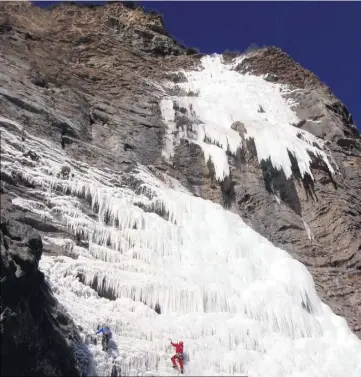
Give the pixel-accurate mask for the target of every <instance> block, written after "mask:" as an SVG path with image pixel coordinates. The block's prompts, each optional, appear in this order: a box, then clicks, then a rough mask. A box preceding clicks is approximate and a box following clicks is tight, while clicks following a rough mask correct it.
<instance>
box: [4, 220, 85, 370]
mask: <svg viewBox="0 0 361 377" xmlns="http://www.w3.org/2000/svg"><path fill="white" fill-rule="evenodd" d="M0 248H1V297H0V311H1V318H0V332H1V375H2V376H39V375H44V376H45V375H48V376H52V375H61V376H81V375H84V374H85V373H86V372H87V368H88V366H89V362H90V360H89V355H88V354H87V352H86V350H85V348H83V347H82V342H81V339H80V337H79V334H78V331H77V328H76V326H75V325H74V324H73V322H72V320H71V319H70V318H69V316H68V315H67V313H66V312H65V311H64V309H63V308H62V307H61V306H60V305H59V303H58V302H57V300H56V299H55V298H54V296H53V294H52V292H51V289H50V287H49V285H48V283H47V281H46V280H45V277H44V274H43V273H42V272H40V271H39V270H38V263H39V260H40V257H41V254H42V248H43V244H42V240H41V237H40V236H39V234H38V233H37V232H35V231H34V230H33V229H32V228H31V227H30V226H29V225H26V224H23V223H20V222H17V221H15V220H12V219H11V218H10V217H9V216H7V215H4V216H3V214H2V216H1V224H0ZM74 348H77V354H78V356H80V357H79V359H78V358H77V357H76V355H75V351H74Z"/></svg>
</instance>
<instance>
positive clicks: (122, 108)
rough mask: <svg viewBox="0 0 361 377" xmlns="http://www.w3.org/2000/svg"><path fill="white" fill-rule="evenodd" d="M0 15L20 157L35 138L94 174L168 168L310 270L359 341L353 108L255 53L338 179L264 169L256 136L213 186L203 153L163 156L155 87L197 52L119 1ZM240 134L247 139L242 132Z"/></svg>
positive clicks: (278, 61)
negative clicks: (20, 132) (323, 148)
mask: <svg viewBox="0 0 361 377" xmlns="http://www.w3.org/2000/svg"><path fill="white" fill-rule="evenodd" d="M0 10H1V12H0V64H1V66H2V70H1V71H0V114H1V115H2V116H4V117H6V118H9V119H12V120H15V121H18V122H19V123H20V124H22V125H23V126H24V135H25V137H24V144H23V152H24V154H26V153H29V152H30V151H28V150H27V146H26V133H30V134H32V135H37V136H38V137H41V138H45V139H48V140H53V141H55V142H57V143H59V145H60V144H61V143H63V146H64V153H66V154H67V156H69V157H71V158H74V159H76V160H77V161H87V162H88V163H91V164H92V165H93V166H97V167H99V168H111V169H115V170H118V171H119V172H122V171H127V170H129V169H132V168H133V167H134V166H135V164H136V163H137V162H139V163H142V164H145V165H153V166H154V167H155V169H156V170H158V171H160V172H166V173H167V174H169V175H171V176H173V177H175V178H177V179H178V180H179V181H180V182H181V183H182V184H184V185H185V186H186V187H187V188H188V189H190V190H191V191H192V192H193V193H194V194H195V195H197V196H201V197H203V198H206V199H210V200H213V201H215V202H218V203H221V204H222V205H224V206H225V207H226V208H227V209H228V210H230V211H233V212H235V213H239V214H240V215H241V216H242V218H243V219H244V220H245V221H246V222H247V223H248V224H249V225H251V226H252V227H253V228H254V229H255V230H257V231H258V232H260V233H261V234H262V235H264V236H266V237H268V238H269V239H270V240H271V241H272V242H274V243H275V244H276V245H277V246H280V247H282V248H284V249H285V250H287V251H288V252H290V253H291V254H292V255H293V256H294V257H295V258H297V259H299V260H300V261H302V262H303V263H305V264H306V266H308V268H309V270H310V271H311V273H312V275H313V277H314V279H315V282H316V286H317V290H318V293H319V294H320V296H321V298H323V300H324V301H325V302H326V303H327V304H329V305H330V306H331V308H332V309H333V310H334V311H335V312H336V313H337V314H340V315H342V316H344V317H345V318H346V320H347V321H348V323H349V325H350V327H351V328H352V329H353V330H354V331H355V333H357V334H358V335H359V336H361V329H360V325H361V323H360V318H361V305H360V302H361V292H360V287H361V270H360V253H361V246H360V242H361V241H360V240H361V237H360V236H359V235H360V234H361V228H360V226H361V204H360V200H359V198H360V197H361V145H360V138H359V135H358V133H357V130H356V128H355V127H354V125H353V123H352V118H351V116H350V114H349V113H348V112H347V109H345V108H344V106H343V105H342V104H341V103H340V101H339V100H338V99H337V98H335V97H334V96H333V94H332V93H331V92H330V91H329V90H328V89H327V87H326V86H325V85H324V84H322V83H320V81H319V80H318V78H317V77H316V76H314V75H313V74H312V73H310V72H309V71H307V70H305V69H303V68H302V67H301V66H300V65H298V64H297V63H295V62H294V61H293V60H292V59H291V58H290V57H288V56H287V55H286V54H285V53H283V52H282V51H280V50H279V49H276V48H266V49H261V50H258V51H255V52H252V53H250V54H249V56H247V58H246V59H245V60H244V61H243V63H242V64H241V66H239V67H237V70H239V71H240V72H244V71H246V70H248V71H252V73H253V74H257V75H262V74H268V75H267V76H266V79H267V80H270V81H275V82H280V83H284V84H289V85H291V89H293V90H292V91H291V93H290V94H289V95H290V96H292V97H293V98H294V99H296V100H297V102H298V105H297V106H296V107H295V108H294V110H295V111H296V112H297V114H298V115H299V117H300V119H301V122H300V123H299V124H297V125H294V126H295V127H302V128H304V129H306V130H308V131H309V132H311V133H313V134H315V135H316V136H318V137H321V138H323V139H325V140H327V145H328V148H329V153H331V154H332V156H333V158H334V160H335V161H334V162H335V165H337V173H336V175H335V176H330V174H329V173H328V171H327V169H325V166H323V165H322V164H320V163H319V162H318V161H314V163H313V165H312V173H313V175H314V177H315V182H312V181H311V180H310V179H307V177H306V178H305V179H301V178H300V177H299V174H298V172H297V170H296V169H295V171H294V176H293V178H292V179H289V180H287V179H286V178H285V177H284V175H283V174H282V173H280V172H277V171H275V170H274V169H273V168H272V166H270V165H269V164H267V163H266V162H264V163H262V164H261V166H260V165H259V164H258V160H257V156H256V150H255V147H254V143H253V142H252V140H250V141H247V143H246V145H247V148H245V149H244V150H243V151H242V152H241V151H239V153H238V154H237V156H236V157H231V156H230V157H229V163H230V166H231V176H230V177H229V178H228V179H227V180H226V181H224V182H222V183H217V182H215V180H214V177H213V174H212V173H213V167H212V165H211V164H206V163H205V161H204V158H203V153H202V152H201V150H200V148H199V147H198V146H196V145H193V144H188V143H187V142H181V143H180V145H179V146H178V147H176V148H175V156H174V159H173V161H171V163H166V162H165V161H164V159H163V157H162V155H161V150H162V147H163V143H164V135H165V132H166V129H165V125H164V124H163V122H162V119H161V113H160V109H159V100H160V98H161V97H162V95H164V94H163V92H162V91H161V90H160V89H159V90H157V86H154V85H153V83H157V82H158V81H159V80H162V79H165V78H167V79H171V80H172V81H174V82H177V81H178V82H181V81H182V80H184V77H182V75H179V74H173V73H172V71H174V70H177V69H180V68H184V69H191V68H195V67H197V66H198V65H199V59H200V57H201V55H200V54H193V55H188V53H189V51H187V49H186V48H184V47H183V46H181V45H179V44H178V43H176V42H175V41H174V40H173V39H172V38H171V37H169V36H168V34H167V32H166V31H165V30H164V26H163V23H162V21H161V19H160V18H159V16H158V15H156V14H146V13H144V12H142V11H141V9H136V10H132V9H130V8H126V7H123V6H122V5H121V4H112V5H107V6H106V7H101V8H100V7H92V8H89V7H79V6H75V5H70V4H64V5H61V6H59V7H56V8H55V9H54V10H51V11H50V10H42V9H38V8H35V7H31V6H30V5H29V4H25V3H21V4H15V5H14V4H13V5H11V6H9V5H7V4H4V3H1V4H0ZM1 127H7V125H6V123H2V124H1ZM234 127H235V129H237V130H238V131H239V132H240V133H241V134H242V126H241V125H240V124H238V125H237V124H235V125H234ZM29 156H30V155H29ZM33 158H34V161H33V163H36V156H33ZM1 180H2V189H3V190H4V192H6V193H8V194H9V196H10V197H11V198H14V197H16V196H20V197H25V198H30V199H31V198H35V197H36V195H37V194H36V193H35V192H33V191H31V190H29V189H30V188H31V187H30V186H31V184H29V182H24V181H21V180H20V178H19V177H17V176H16V174H15V173H14V176H5V175H2V176H1ZM276 194H277V198H276ZM1 200H2V203H4V205H10V204H9V201H8V200H7V199H3V198H2V199H1ZM11 211H12V212H11V216H12V218H13V219H16V220H18V221H21V222H24V223H26V224H31V226H33V227H35V228H36V229H37V230H38V231H39V232H40V233H41V234H42V235H49V234H50V235H52V236H54V235H57V236H59V237H69V238H71V237H74V235H71V234H69V233H70V232H69V231H68V230H66V229H64V228H62V227H60V226H59V225H58V224H48V223H47V224H44V223H42V221H41V219H40V218H39V217H38V216H36V214H33V213H29V212H24V211H23V210H20V209H19V208H14V207H12V208H11ZM90 212H91V210H90V209H89V213H90ZM302 219H304V221H305V222H306V223H307V224H308V226H309V228H310V230H311V232H312V237H311V239H310V238H309V236H308V235H307V232H306V230H305V226H304V223H303V220H302ZM46 251H47V252H51V253H55V254H58V253H61V252H62V251H61V249H59V250H58V249H56V248H55V247H52V248H50V249H49V248H48V249H47V250H46Z"/></svg>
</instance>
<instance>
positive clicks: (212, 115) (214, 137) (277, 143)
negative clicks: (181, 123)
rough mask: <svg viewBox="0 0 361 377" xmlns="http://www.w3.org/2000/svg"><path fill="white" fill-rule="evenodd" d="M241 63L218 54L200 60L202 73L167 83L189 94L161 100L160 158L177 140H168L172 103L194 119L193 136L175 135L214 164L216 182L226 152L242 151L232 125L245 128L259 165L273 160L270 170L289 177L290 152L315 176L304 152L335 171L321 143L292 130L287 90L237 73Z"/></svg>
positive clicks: (224, 169)
mask: <svg viewBox="0 0 361 377" xmlns="http://www.w3.org/2000/svg"><path fill="white" fill-rule="evenodd" d="M241 59H243V58H238V59H236V60H235V61H234V62H233V63H232V64H228V65H227V64H224V63H223V61H222V57H221V56H220V55H212V56H205V57H203V58H202V61H201V62H202V65H203V69H201V70H197V71H182V73H183V74H184V75H185V77H186V78H187V81H186V82H184V83H177V84H173V83H166V84H165V86H166V87H168V88H170V89H174V88H176V87H178V88H180V89H181V90H182V91H183V92H184V93H188V95H185V96H177V95H175V96H171V97H169V98H165V99H163V100H162V102H161V111H162V114H163V118H164V121H165V123H166V124H167V125H168V134H167V141H166V145H165V152H164V154H165V155H166V156H172V155H173V148H174V144H175V142H176V138H175V137H174V136H173V140H172V137H171V135H172V134H174V133H175V132H176V131H177V127H176V125H175V122H174V117H175V113H174V110H173V103H174V104H176V105H177V106H179V107H183V108H185V109H186V110H188V112H189V113H191V114H192V119H191V120H193V122H192V132H193V133H194V135H192V136H189V135H187V136H180V135H179V136H178V137H183V138H188V139H192V142H193V143H197V144H199V145H200V146H201V147H202V149H203V151H204V156H205V159H206V161H208V159H211V161H212V163H213V165H214V168H215V174H216V178H217V179H218V180H223V179H224V178H225V177H226V176H227V175H228V174H229V166H228V160H227V155H226V152H227V151H229V152H231V153H232V154H235V153H236V151H237V149H238V148H242V139H241V136H240V135H239V134H238V132H236V131H235V130H233V129H232V128H231V125H232V124H233V123H234V122H236V121H239V122H242V123H243V124H244V126H245V129H246V133H245V135H244V136H245V138H246V139H249V138H253V139H254V142H255V145H256V149H257V155H258V160H259V162H261V161H262V160H268V159H271V162H272V164H273V166H274V167H275V168H277V169H279V170H281V169H282V170H283V171H284V173H285V175H286V177H287V178H289V177H290V176H291V175H292V170H291V161H290V158H289V152H290V153H292V154H293V155H294V157H295V158H296V160H297V162H298V167H299V169H300V173H301V175H302V176H304V174H305V173H308V174H309V175H310V176H311V177H313V176H312V173H311V171H310V162H311V157H310V155H309V153H308V152H312V153H313V154H314V155H316V156H319V157H320V158H322V160H323V161H324V162H325V163H326V165H327V167H328V169H329V171H330V172H331V173H333V172H334V171H333V168H332V166H331V165H330V163H329V161H328V158H327V155H326V153H325V152H324V151H323V149H322V148H323V142H322V140H320V139H318V138H316V137H315V136H313V135H312V134H310V133H308V132H307V131H304V130H300V129H298V128H296V127H294V126H292V123H293V124H297V123H299V121H300V119H298V118H297V116H296V114H295V113H294V112H293V111H292V106H294V105H295V103H294V101H293V100H291V99H286V98H285V97H286V95H287V94H288V93H289V92H290V90H289V89H288V88H287V87H285V86H284V85H280V84H274V83H270V82H268V81H266V80H264V79H263V78H262V77H258V76H253V75H250V74H240V73H238V72H236V71H235V70H234V68H235V67H236V66H237V65H238V64H239V63H240V61H241ZM189 94H191V95H190V96H189ZM194 120H197V122H196V121H194Z"/></svg>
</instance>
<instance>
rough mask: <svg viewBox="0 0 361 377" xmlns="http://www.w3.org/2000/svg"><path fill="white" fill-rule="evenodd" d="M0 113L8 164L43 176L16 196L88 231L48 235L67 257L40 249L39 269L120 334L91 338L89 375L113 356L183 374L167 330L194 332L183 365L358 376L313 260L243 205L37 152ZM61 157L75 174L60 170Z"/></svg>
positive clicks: (71, 302)
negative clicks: (248, 218) (257, 222)
mask: <svg viewBox="0 0 361 377" xmlns="http://www.w3.org/2000/svg"><path fill="white" fill-rule="evenodd" d="M1 120H2V122H3V124H6V127H3V128H2V130H1V136H2V137H1V151H2V158H1V169H2V172H3V173H4V174H10V175H11V174H19V175H20V176H21V177H22V178H23V179H25V180H27V181H29V182H31V183H32V184H33V186H34V188H29V193H30V194H31V193H33V194H34V200H33V199H32V200H29V199H25V198H23V199H21V198H16V199H14V204H16V205H17V206H18V207H20V208H24V209H25V210H31V211H33V212H35V213H37V214H39V215H40V216H42V217H43V218H44V219H45V220H46V221H51V222H55V223H58V224H61V225H62V226H64V228H65V229H68V231H70V232H71V233H73V234H77V235H79V237H80V238H81V239H82V240H84V243H83V244H75V243H74V242H73V241H72V240H70V239H65V238H64V239H60V238H56V237H55V236H54V238H52V237H50V236H49V237H47V238H45V237H44V243H49V244H53V245H55V244H56V245H58V246H59V245H60V246H62V247H63V251H64V253H63V254H64V255H57V256H54V255H44V256H43V257H42V260H41V269H42V270H43V271H44V272H45V274H46V275H47V277H48V278H49V279H50V282H51V285H52V288H53V291H54V293H55V295H56V297H57V298H58V300H59V301H60V302H61V303H62V304H63V305H64V306H65V307H66V308H67V310H68V311H69V313H70V315H71V316H72V318H73V319H74V320H75V322H76V323H77V324H78V325H79V326H80V329H81V333H82V335H83V337H84V338H86V337H89V336H90V335H94V333H95V330H96V327H97V325H104V324H107V325H109V326H110V327H111V329H112V331H113V334H114V338H113V341H112V343H111V350H110V351H109V354H106V353H105V352H103V351H102V350H101V346H100V344H99V342H98V345H94V344H91V343H90V344H89V346H88V347H89V350H90V351H91V354H92V356H93V358H94V360H93V370H92V374H97V375H110V371H111V369H112V365H113V364H115V365H117V366H118V367H119V368H120V370H121V375H122V376H125V375H127V376H128V375H131V376H137V375H139V376H140V375H141V376H144V375H148V376H162V375H163V376H164V375H177V374H178V372H177V371H174V370H173V369H172V368H171V363H170V357H171V355H172V354H173V349H171V347H170V345H169V339H170V338H171V339H173V340H174V341H176V340H183V341H184V343H185V352H186V355H187V362H186V364H185V375H193V376H196V375H208V376H210V375H237V376H241V375H247V376H249V377H266V376H267V377H279V376H284V377H286V376H290V377H301V376H303V377H342V376H345V377H359V376H360V375H361V366H360V360H361V342H360V340H359V339H358V338H357V337H356V336H355V335H354V334H352V332H351V330H350V329H349V328H348V326H347V324H346V321H345V320H344V319H343V318H341V317H338V316H336V315H335V314H334V313H332V311H331V310H330V309H329V307H328V306H327V305H325V304H323V303H322V302H321V301H320V299H319V297H318V296H317V294H316V291H315V287H314V283H313V280H312V277H311V275H310V274H309V272H308V271H307V269H306V268H305V267H304V266H303V265H302V264H301V263H299V262H298V261H296V260H295V259H293V258H291V257H290V255H289V254H288V253H286V252H285V251H283V250H281V249H279V248H276V247H275V246H273V245H272V244H271V243H270V242H269V241H268V240H267V239H265V238H264V237H262V236H260V235H259V234H258V233H256V232H255V231H253V230H252V229H251V228H250V227H248V226H247V225H246V224H245V223H244V222H243V221H242V219H241V218H240V217H239V216H237V215H235V214H233V213H230V212H228V211H225V210H224V209H223V208H222V207H221V206H219V205H217V204H214V203H212V202H210V201H206V200H203V199H200V198H196V197H194V196H192V195H191V194H190V193H189V192H187V190H185V189H184V188H181V187H180V186H179V184H178V183H177V182H176V181H173V182H170V181H171V180H170V179H169V182H170V183H171V184H169V183H167V181H166V179H163V180H162V179H160V178H157V177H155V176H154V175H153V174H152V173H151V172H150V171H149V170H148V169H146V168H145V167H142V166H139V167H138V169H137V171H136V172H134V173H133V175H134V179H135V180H136V181H137V182H139V183H138V184H137V187H136V188H133V189H130V188H129V187H127V185H126V182H124V181H123V180H122V175H121V174H119V172H116V171H111V170H107V171H100V170H98V169H95V168H92V167H90V166H87V165H86V164H85V163H81V162H79V161H74V160H69V159H68V157H67V156H66V154H65V153H64V151H62V150H61V149H59V147H58V146H57V145H54V144H52V143H51V142H50V141H44V140H42V139H40V138H36V137H34V136H32V135H27V148H30V149H31V150H33V151H35V152H36V153H37V155H38V157H39V159H38V160H37V161H36V162H34V161H32V160H31V159H30V158H28V157H25V156H24V155H23V153H22V148H21V136H20V130H21V127H20V125H18V124H16V123H14V122H11V121H9V120H7V119H3V118H2V119H1ZM62 166H69V167H70V168H71V172H72V173H74V174H70V175H69V178H68V179H63V178H62V177H61V175H59V176H58V175H57V174H56V173H57V172H60V171H61V169H62ZM171 186H172V187H171ZM35 194H36V195H35ZM65 194H66V195H65ZM41 198H42V199H41ZM85 199H86V200H85ZM37 200H38V201H37ZM85 203H88V204H87V205H88V206H89V207H91V209H92V210H93V212H95V213H96V215H97V217H96V218H95V217H94V216H90V215H89V208H88V209H87V211H86V210H85Z"/></svg>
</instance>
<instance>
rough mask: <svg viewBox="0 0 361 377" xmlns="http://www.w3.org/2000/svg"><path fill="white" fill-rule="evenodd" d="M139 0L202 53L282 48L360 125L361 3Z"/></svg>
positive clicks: (180, 38)
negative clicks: (270, 46) (341, 104)
mask: <svg viewBox="0 0 361 377" xmlns="http://www.w3.org/2000/svg"><path fill="white" fill-rule="evenodd" d="M44 3H45V2H42V4H44ZM47 3H48V2H47ZM96 3H98V2H96ZM138 3H139V4H141V5H143V6H144V7H145V8H146V9H155V10H158V11H159V12H160V13H162V14H163V16H164V21H165V24H166V27H167V30H168V31H169V32H170V33H171V34H172V35H173V36H174V37H175V38H176V39H178V40H181V41H182V42H183V43H184V44H185V45H186V46H189V47H198V48H199V49H200V50H201V52H205V53H212V52H218V53H221V52H223V51H224V50H225V49H231V50H239V51H244V50H245V49H246V48H247V47H248V46H249V45H250V44H252V43H255V44H257V45H259V46H263V45H275V46H278V47H280V48H282V49H283V50H284V51H286V52H287V53H288V54H289V55H290V56H291V57H292V58H293V59H295V60H296V61H297V62H299V63H300V64H301V65H303V66H304V67H305V68H307V69H309V70H311V71H312V72H313V73H315V74H316V75H317V76H318V77H319V78H320V79H321V80H322V81H323V82H324V83H325V84H327V85H328V86H329V87H330V88H331V90H332V91H333V92H334V93H335V95H336V96H337V97H338V98H340V99H341V101H342V102H343V103H344V104H345V105H346V106H347V108H348V109H349V111H350V112H351V113H352V116H353V118H354V120H355V122H356V124H357V126H358V129H359V130H361V31H360V14H361V2H356V1H339V2H317V1H312V2H284V1H282V2H258V1H256V2H226V1H222V2H221V1H217V2H203V1H200V2H198V1H187V2H186V1H179V2H173V1H172V2H170V1H166V2H155V1H147V2H146V1H139V2H138ZM38 4H39V3H38Z"/></svg>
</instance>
